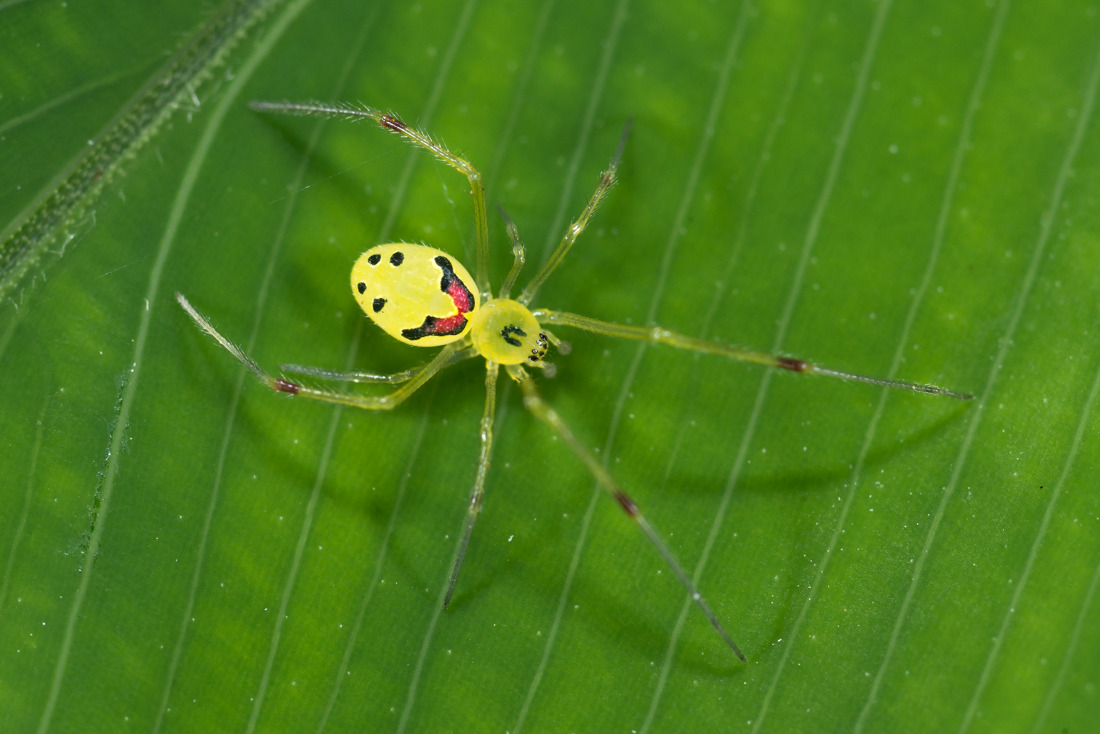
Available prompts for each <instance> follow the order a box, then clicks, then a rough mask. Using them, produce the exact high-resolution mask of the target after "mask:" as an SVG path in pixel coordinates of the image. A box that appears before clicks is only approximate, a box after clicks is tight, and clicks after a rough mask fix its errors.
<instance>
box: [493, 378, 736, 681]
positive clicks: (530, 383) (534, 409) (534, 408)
mask: <svg viewBox="0 0 1100 734" xmlns="http://www.w3.org/2000/svg"><path fill="white" fill-rule="evenodd" d="M506 369H507V370H508V374H509V375H510V376H511V377H512V379H513V380H515V381H516V382H518V383H519V386H520V388H521V389H522V390H523V405H524V406H525V407H526V408H527V409H528V410H530V411H531V413H532V414H534V416H535V417H536V418H538V419H539V420H541V421H542V422H543V423H545V424H546V425H547V426H549V427H550V429H551V430H553V431H554V433H555V434H557V436H558V438H560V439H561V440H562V442H563V443H564V444H565V445H566V446H568V447H569V450H570V451H572V452H573V454H574V455H575V456H576V457H577V458H578V459H580V460H581V462H583V463H584V465H585V466H586V467H587V468H588V471H589V472H590V473H591V474H592V476H593V477H595V478H596V482H597V483H598V484H599V485H600V488H601V489H603V491H604V492H606V493H607V495H608V496H609V497H611V498H612V499H613V500H615V502H616V503H617V504H618V505H619V507H620V508H622V510H623V512H625V513H626V515H627V517H629V518H630V519H631V520H633V521H634V524H635V525H637V526H638V527H639V528H640V529H641V531H642V533H643V534H644V535H645V537H646V539H647V540H648V541H649V542H650V544H651V545H652V546H653V547H654V548H656V549H657V552H658V553H660V554H661V557H662V558H663V559H664V561H665V563H666V564H668V566H669V568H671V569H672V572H673V573H674V574H675V575H676V578H677V579H679V581H680V583H681V584H683V586H684V588H685V589H686V590H687V592H688V595H689V596H690V597H691V600H692V601H693V602H695V605H696V606H698V607H699V609H700V610H702V612H703V614H705V615H706V617H707V619H708V620H709V621H710V623H711V625H712V626H713V627H714V629H715V631H716V632H717V633H718V634H719V636H721V638H722V639H723V640H724V641H725V643H726V644H727V645H729V648H730V649H731V650H733V652H734V654H735V655H737V657H739V658H741V660H742V661H745V656H744V654H743V653H742V652H741V649H740V648H738V647H737V644H736V643H735V642H734V641H733V639H732V638H731V637H730V636H729V633H728V632H726V628H725V627H723V626H722V623H721V622H719V621H718V617H717V616H716V615H715V614H714V612H713V611H711V608H710V605H709V604H707V601H706V599H704V598H703V595H702V594H700V593H699V589H698V588H697V587H696V586H695V582H694V581H692V580H691V577H690V576H688V573H687V571H685V570H684V567H683V566H681V565H680V562H679V561H677V560H676V556H674V555H673V554H672V550H671V549H670V548H669V547H668V545H667V544H666V543H665V542H664V541H663V540H661V536H660V535H658V534H657V531H656V530H654V529H653V526H652V525H650V524H649V521H648V520H646V519H645V515H643V514H642V512H641V510H639V509H638V505H637V504H635V502H634V500H632V499H631V498H630V495H628V494H627V493H626V492H625V491H623V488H622V487H620V486H619V483H618V482H616V481H615V479H614V477H612V476H611V473H610V472H608V471H607V469H606V468H604V465H603V464H601V463H600V462H599V460H598V459H596V457H595V456H594V455H593V454H592V452H591V451H589V450H588V449H587V448H585V446H584V444H582V443H581V442H580V441H579V440H577V437H576V436H575V435H574V434H573V431H572V430H571V429H570V428H569V425H568V424H567V423H566V422H565V421H564V420H562V417H561V416H560V415H558V412H557V411H556V410H554V409H553V408H552V407H550V405H549V404H548V403H547V402H546V401H545V400H543V399H542V396H541V395H539V392H538V389H536V388H535V382H534V380H532V379H531V377H530V375H529V374H528V373H527V371H526V370H525V369H523V368H522V367H520V366H519V365H507V367H506Z"/></svg>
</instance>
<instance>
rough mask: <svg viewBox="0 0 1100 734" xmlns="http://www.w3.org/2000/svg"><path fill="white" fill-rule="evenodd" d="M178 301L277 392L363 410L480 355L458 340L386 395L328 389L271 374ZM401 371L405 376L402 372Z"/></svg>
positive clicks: (389, 405) (388, 403) (399, 398)
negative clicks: (457, 363) (441, 371)
mask: <svg viewBox="0 0 1100 734" xmlns="http://www.w3.org/2000/svg"><path fill="white" fill-rule="evenodd" d="M176 300H177V301H179V304H180V305H181V306H183V310H184V311H186V312H187V314H188V315H189V316H190V317H191V319H192V320H193V321H194V322H195V323H196V324H197V325H198V327H199V328H200V329H202V330H203V331H205V332H206V333H207V334H209V335H210V336H212V337H214V339H215V340H217V342H218V343H219V344H221V345H222V346H223V347H224V348H225V350H226V351H227V352H229V353H230V354H232V355H233V356H234V357H236V358H237V361H238V362H240V363H241V364H243V365H244V366H245V367H247V368H248V371H249V372H251V373H252V374H253V375H255V376H256V378H257V379H259V381H260V382H262V383H264V384H265V385H267V386H268V387H269V388H271V389H272V390H274V391H275V392H281V393H286V394H288V395H300V396H301V397H304V398H311V399H313V400H320V401H321V402H324V403H334V404H336V405H349V406H351V407H353V408H363V409H364V410H393V409H394V408H396V407H397V406H398V405H400V404H401V403H403V402H405V400H406V399H408V397H409V396H410V395H412V394H413V393H414V392H416V391H417V390H419V389H420V388H421V387H423V386H424V383H426V382H427V381H428V380H430V379H432V377H434V376H435V375H436V373H438V372H439V371H440V370H442V369H443V368H445V367H449V366H450V365H452V364H455V363H456V362H461V361H462V360H463V359H467V358H468V357H473V356H475V355H476V354H477V352H475V351H474V349H473V347H471V346H470V345H469V343H468V342H464V341H457V342H453V343H451V344H448V345H446V346H445V347H443V349H441V350H440V352H439V354H437V355H435V357H434V358H432V360H431V361H430V362H428V363H427V364H425V365H423V366H422V367H419V368H418V369H417V370H416V371H415V373H414V374H413V375H412V376H411V377H408V378H407V379H404V380H402V385H401V387H399V388H397V389H396V390H393V391H392V392H388V393H386V394H384V395H359V394H356V393H349V392H343V391H339V390H325V389H322V388H316V387H310V386H309V385H302V384H300V383H297V382H291V381H290V380H287V379H286V378H284V377H275V376H274V375H272V374H270V373H268V372H267V371H265V370H264V369H263V368H262V367H260V365H259V364H257V363H256V360H254V359H252V357H250V356H248V354H246V353H245V351H244V350H243V349H241V348H240V347H239V346H237V345H236V344H234V343H233V342H231V341H230V340H229V339H226V338H225V337H224V336H222V334H221V332H219V331H218V330H217V329H215V328H214V325H213V324H211V323H210V322H209V321H208V320H207V319H206V317H205V316H203V315H202V314H201V313H199V312H198V310H196V309H195V307H194V306H192V305H191V302H190V301H188V300H187V298H186V297H185V296H184V295H183V294H182V293H177V294H176ZM398 374H399V375H402V374H403V373H398ZM382 381H385V380H382Z"/></svg>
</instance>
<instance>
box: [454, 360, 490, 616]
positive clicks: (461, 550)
mask: <svg viewBox="0 0 1100 734" xmlns="http://www.w3.org/2000/svg"><path fill="white" fill-rule="evenodd" d="M499 372H500V365H498V364H497V363H496V362H489V361H486V371H485V410H484V411H483V412H482V414H481V451H480V453H479V454H478V457H477V477H476V478H475V479H474V488H473V490H471V492H470V501H469V503H468V504H467V505H466V519H465V520H464V521H463V523H462V536H461V537H460V538H459V540H458V546H457V547H456V548H455V556H454V561H453V562H452V563H451V575H450V578H449V580H448V581H447V593H446V595H445V596H444V597H443V608H444V609H446V608H447V607H448V606H449V605H450V603H451V595H453V594H454V591H455V583H456V582H457V581H458V571H459V569H460V568H462V561H463V559H464V558H465V557H466V547H467V546H468V545H470V536H471V535H472V534H473V532H474V524H475V523H476V522H477V518H478V515H480V514H481V504H482V501H483V498H484V496H485V477H486V475H488V473H489V460H490V458H491V457H492V453H493V423H494V422H495V421H496V414H497V409H496V406H497V374H498V373H499Z"/></svg>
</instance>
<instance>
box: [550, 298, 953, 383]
mask: <svg viewBox="0 0 1100 734" xmlns="http://www.w3.org/2000/svg"><path fill="white" fill-rule="evenodd" d="M532 313H533V314H534V316H535V318H536V319H538V320H539V322H540V323H547V324H561V325H563V326H572V327H574V328H577V329H583V330H584V331H589V332H592V333H593V334H601V335H603V336H611V337H615V338H617V339H633V340H635V341H643V342H652V343H654V344H667V345H668V346H671V347H676V348H677V349H686V350H688V351H691V352H702V353H704V354H714V355H717V356H720V357H727V358H729V359H736V360H737V361H739V362H752V363H754V364H762V365H765V366H767V367H776V368H778V369H784V370H790V371H791V372H802V373H805V374H808V375H824V376H825V377H836V378H838V379H841V380H848V381H849V382H863V383H866V384H869V385H878V386H879V387H892V388H896V389H899V390H909V391H911V392H920V393H926V394H928V395H942V396H944V397H948V398H955V399H957V400H972V399H973V398H974V396H973V395H970V394H969V393H962V392H955V391H954V390H948V389H946V388H942V387H937V386H935V385H926V384H923V383H919V382H909V381H907V380H889V379H886V378H883V377H868V376H867V375H858V374H855V373H854V372H844V371H842V370H834V369H832V368H830V367H822V366H820V365H816V364H814V363H812V362H806V361H804V360H801V359H793V358H791V357H783V356H780V355H778V354H767V353H765V352H756V351H753V350H751V349H744V348H742V347H735V346H730V345H727V344H719V343H717V342H712V341H707V340H706V339H698V338H696V337H692V336H687V335H685V334H678V333H676V332H675V331H669V330H668V329H664V328H662V327H660V326H627V325H625V324H615V323H612V322H610V321H600V320H599V319H593V318H590V317H588V316H580V315H578V314H574V313H564V312H561V311H549V310H546V309H537V310H535V311H532Z"/></svg>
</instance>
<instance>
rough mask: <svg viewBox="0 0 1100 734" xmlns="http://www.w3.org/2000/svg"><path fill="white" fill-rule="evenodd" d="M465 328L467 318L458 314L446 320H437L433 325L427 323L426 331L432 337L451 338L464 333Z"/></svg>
mask: <svg viewBox="0 0 1100 734" xmlns="http://www.w3.org/2000/svg"><path fill="white" fill-rule="evenodd" d="M464 326H466V317H465V316H463V315H462V314H460V313H456V314H455V315H454V316H448V317H447V318H445V319H435V320H434V321H432V323H431V324H427V323H425V327H426V328H425V331H426V332H427V333H428V334H431V335H437V336H450V335H451V334H457V333H458V332H460V331H462V329H463V327H464Z"/></svg>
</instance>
